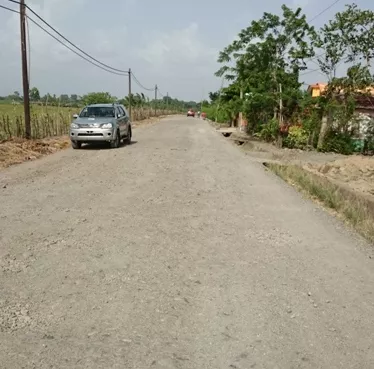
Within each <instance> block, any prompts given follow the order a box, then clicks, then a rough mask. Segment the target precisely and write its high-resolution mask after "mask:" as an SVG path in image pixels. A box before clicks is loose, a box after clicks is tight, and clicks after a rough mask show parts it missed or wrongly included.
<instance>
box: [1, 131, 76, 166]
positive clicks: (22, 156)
mask: <svg viewBox="0 0 374 369" xmlns="http://www.w3.org/2000/svg"><path fill="white" fill-rule="evenodd" d="M67 147H70V139H69V137H68V136H62V137H57V138H49V139H48V138H47V139H36V140H25V139H23V138H15V139H12V140H7V141H4V142H0V169H3V168H6V167H9V166H10V165H13V164H20V163H23V162H24V161H28V160H35V159H38V158H40V157H42V156H45V155H49V154H53V153H55V152H57V151H59V150H62V149H65V148H67Z"/></svg>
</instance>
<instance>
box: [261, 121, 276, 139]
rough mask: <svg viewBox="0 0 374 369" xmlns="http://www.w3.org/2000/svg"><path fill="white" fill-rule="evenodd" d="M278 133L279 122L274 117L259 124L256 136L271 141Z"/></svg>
mask: <svg viewBox="0 0 374 369" xmlns="http://www.w3.org/2000/svg"><path fill="white" fill-rule="evenodd" d="M278 134H279V123H278V121H277V120H276V119H271V120H270V121H269V122H267V123H265V124H264V125H262V126H261V128H260V131H259V133H256V136H257V137H259V138H260V139H261V140H264V141H267V142H271V141H274V140H276V139H277V137H278Z"/></svg>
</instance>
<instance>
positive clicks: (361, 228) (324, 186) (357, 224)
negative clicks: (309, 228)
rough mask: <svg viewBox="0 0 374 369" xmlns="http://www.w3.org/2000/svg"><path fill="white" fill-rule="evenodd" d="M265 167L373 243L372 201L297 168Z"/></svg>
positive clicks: (373, 208) (373, 206)
mask: <svg viewBox="0 0 374 369" xmlns="http://www.w3.org/2000/svg"><path fill="white" fill-rule="evenodd" d="M267 166H268V168H270V169H271V170H272V171H273V172H274V173H276V174H277V175H278V176H279V177H281V178H282V179H284V180H285V181H286V182H288V183H290V184H292V185H295V186H296V187H297V188H298V189H300V190H301V191H303V192H304V193H306V194H308V195H309V196H311V197H312V198H313V199H315V200H317V201H319V202H320V203H322V204H323V205H324V206H326V207H327V208H329V209H332V210H334V211H335V212H336V214H338V215H340V216H341V217H343V219H345V220H346V221H347V222H348V223H349V224H350V225H352V226H353V227H354V228H355V229H356V231H358V232H359V233H360V234H361V235H363V236H364V237H365V238H367V239H368V240H369V241H371V242H374V199H370V198H368V197H364V196H362V195H360V194H358V193H355V192H354V191H352V190H349V189H347V188H345V187H342V186H339V185H337V184H335V183H332V182H331V181H329V180H328V179H326V178H323V177H320V176H317V175H315V174H313V173H310V172H307V171H306V170H304V169H303V168H301V167H298V166H293V165H290V166H286V165H279V164H273V163H271V164H268V165H267Z"/></svg>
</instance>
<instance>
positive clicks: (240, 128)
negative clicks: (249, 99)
mask: <svg viewBox="0 0 374 369" xmlns="http://www.w3.org/2000/svg"><path fill="white" fill-rule="evenodd" d="M240 100H242V104H243V88H242V87H240ZM241 110H243V107H242V108H241ZM242 125H243V112H242V111H241V112H240V113H239V131H241V130H242Z"/></svg>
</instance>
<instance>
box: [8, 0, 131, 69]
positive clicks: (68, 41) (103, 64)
mask: <svg viewBox="0 0 374 369" xmlns="http://www.w3.org/2000/svg"><path fill="white" fill-rule="evenodd" d="M8 1H10V2H12V3H15V4H20V2H19V1H17V0H8ZM26 8H27V9H28V10H29V11H30V12H31V13H32V14H34V15H35V16H36V17H37V18H38V19H39V20H41V21H42V22H43V23H44V24H45V25H46V26H48V27H49V28H50V29H52V30H53V31H54V32H55V33H57V34H58V35H59V36H60V37H61V38H62V39H63V40H65V41H66V42H67V43H69V44H70V45H71V46H73V47H75V48H76V49H77V50H79V51H80V52H81V53H82V54H84V55H86V56H87V57H89V58H90V59H92V60H94V61H95V62H96V63H98V64H100V65H102V66H103V67H105V68H108V69H111V70H113V71H115V72H119V73H124V74H125V75H127V74H128V71H125V70H122V69H117V68H113V67H111V66H110V65H107V64H105V63H102V62H101V61H100V60H97V59H95V58H94V57H93V56H91V55H90V54H88V53H86V52H85V51H84V50H82V49H81V48H79V47H78V46H77V45H75V44H74V43H73V42H71V41H70V40H69V39H68V38H66V37H65V36H64V35H63V34H61V33H60V32H59V31H57V29H56V28H54V27H52V26H51V25H50V24H49V23H48V22H47V21H46V20H44V19H43V18H42V17H41V16H40V15H39V14H38V13H36V12H35V11H34V10H33V9H31V8H30V7H29V6H28V5H26ZM29 19H30V20H31V18H29ZM40 27H41V26H40ZM43 30H44V31H45V29H43ZM65 46H67V45H65Z"/></svg>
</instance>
